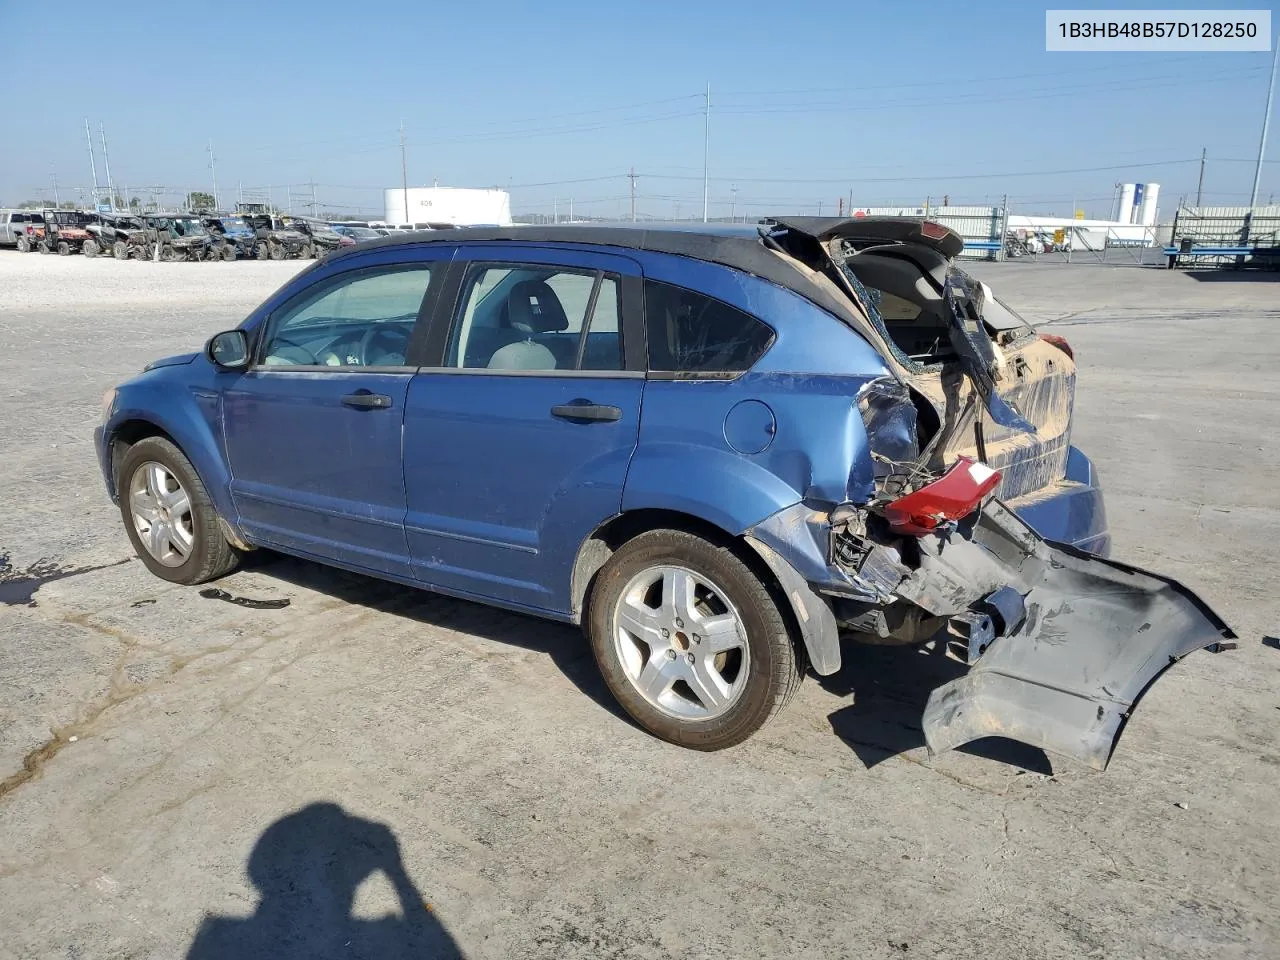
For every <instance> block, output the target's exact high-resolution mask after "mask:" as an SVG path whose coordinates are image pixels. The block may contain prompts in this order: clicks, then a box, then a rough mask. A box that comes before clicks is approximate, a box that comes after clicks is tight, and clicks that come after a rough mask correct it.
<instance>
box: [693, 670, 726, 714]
mask: <svg viewBox="0 0 1280 960" xmlns="http://www.w3.org/2000/svg"><path fill="white" fill-rule="evenodd" d="M685 682H686V683H688V684H689V689H690V690H692V691H693V695H694V696H695V697H697V698H698V700H699V701H701V703H702V705H703V706H704V707H706V708H707V710H709V711H712V712H714V711H716V710H719V709H720V708H721V707H723V706H724V705H725V704H726V703H728V701H729V684H727V683H725V682H724V678H723V677H722V676H720V672H719V671H718V670H716V668H715V667H714V666H712V664H711V661H710V659H708V658H707V657H699V658H698V659H697V660H695V661H694V663H693V669H692V670H690V671H689V676H688V677H687V678H686V680H685Z"/></svg>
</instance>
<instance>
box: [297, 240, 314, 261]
mask: <svg viewBox="0 0 1280 960" xmlns="http://www.w3.org/2000/svg"><path fill="white" fill-rule="evenodd" d="M315 256H316V249H315V247H313V246H312V245H311V244H309V243H304V244H303V245H302V246H300V247H299V248H298V259H299V260H314V259H315Z"/></svg>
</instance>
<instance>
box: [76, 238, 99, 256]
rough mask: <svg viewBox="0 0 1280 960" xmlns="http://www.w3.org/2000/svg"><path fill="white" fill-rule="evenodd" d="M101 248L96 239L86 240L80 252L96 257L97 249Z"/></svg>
mask: <svg viewBox="0 0 1280 960" xmlns="http://www.w3.org/2000/svg"><path fill="white" fill-rule="evenodd" d="M101 249H102V248H101V247H99V246H98V244H97V242H96V241H94V240H86V241H85V242H84V246H83V247H81V248H80V252H81V253H83V254H84V255H85V256H86V257H96V256H97V255H98V251H99V250H101Z"/></svg>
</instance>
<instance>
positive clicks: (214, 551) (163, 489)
mask: <svg viewBox="0 0 1280 960" xmlns="http://www.w3.org/2000/svg"><path fill="white" fill-rule="evenodd" d="M117 489H118V490H119V493H120V513H121V516H122V517H123V518H124V525H125V530H126V531H127V532H128V534H129V540H130V541H131V542H132V544H133V549H134V550H135V551H137V554H138V556H139V557H140V558H141V559H142V562H143V563H145V564H146V565H147V569H148V570H150V571H151V572H152V573H154V574H155V575H156V576H157V577H160V578H162V579H164V580H169V581H171V582H173V583H184V584H192V583H203V582H204V581H206V580H212V579H214V578H215V577H220V576H223V575H224V574H226V573H230V572H231V570H233V569H234V568H235V566H236V564H237V563H238V562H239V558H240V555H239V553H238V552H237V551H236V550H235V548H233V547H232V546H231V544H229V543H227V540H226V537H224V536H223V535H222V531H221V530H220V529H218V515H217V512H216V511H215V510H214V508H213V503H212V502H211V501H210V500H209V494H208V492H207V491H206V490H205V487H204V484H203V483H201V482H200V478H199V477H198V476H197V475H196V472H195V469H194V468H193V467H192V466H191V462H190V461H189V460H188V459H187V458H186V457H185V456H184V455H183V453H182V451H181V450H179V449H178V448H177V447H176V446H174V445H173V444H172V443H171V442H169V441H168V440H166V439H164V438H163V437H148V438H146V439H145V440H139V441H138V442H137V443H136V444H134V445H133V446H132V447H130V448H129V452H128V453H127V454H125V457H124V461H123V462H122V463H121V464H120V473H119V476H118V477H117Z"/></svg>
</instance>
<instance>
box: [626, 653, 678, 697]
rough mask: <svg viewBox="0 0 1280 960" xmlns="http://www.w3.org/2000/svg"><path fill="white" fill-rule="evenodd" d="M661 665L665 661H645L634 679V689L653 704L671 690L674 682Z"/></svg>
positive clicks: (652, 659)
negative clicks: (638, 674)
mask: <svg viewBox="0 0 1280 960" xmlns="http://www.w3.org/2000/svg"><path fill="white" fill-rule="evenodd" d="M663 663H665V661H662V660H659V659H657V658H656V657H650V658H649V659H648V660H647V661H645V665H644V668H643V669H642V670H641V671H640V676H638V677H636V679H635V684H636V689H637V690H639V691H640V692H641V693H642V694H644V695H645V696H646V697H648V698H649V699H650V700H652V701H653V702H655V703H656V702H657V701H658V698H659V697H661V696H662V695H663V694H664V693H666V692H667V691H668V690H670V689H671V684H673V683H675V680H676V678H675V677H674V676H672V675H671V674H669V673H667V671H666V670H665V669H664V668H663V666H662V664H663Z"/></svg>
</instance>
